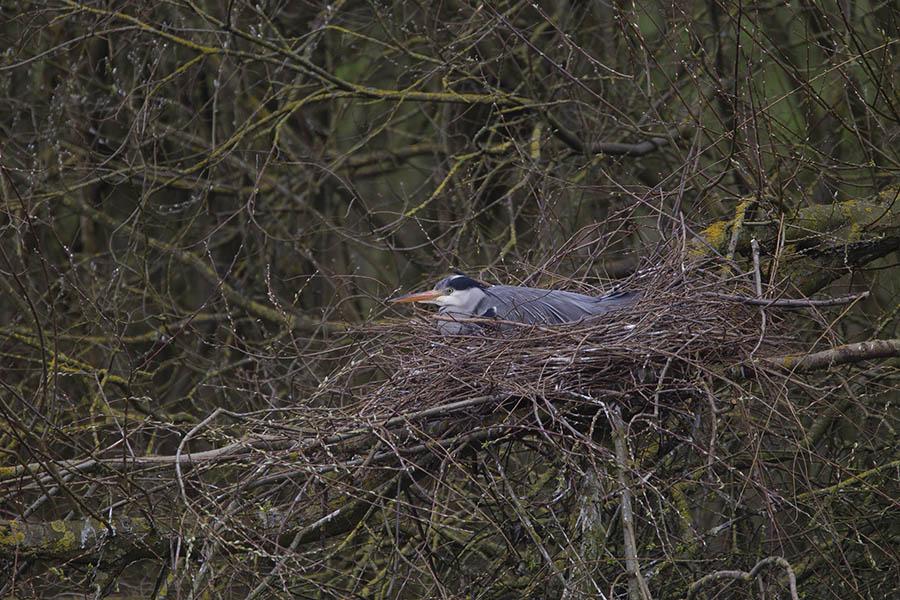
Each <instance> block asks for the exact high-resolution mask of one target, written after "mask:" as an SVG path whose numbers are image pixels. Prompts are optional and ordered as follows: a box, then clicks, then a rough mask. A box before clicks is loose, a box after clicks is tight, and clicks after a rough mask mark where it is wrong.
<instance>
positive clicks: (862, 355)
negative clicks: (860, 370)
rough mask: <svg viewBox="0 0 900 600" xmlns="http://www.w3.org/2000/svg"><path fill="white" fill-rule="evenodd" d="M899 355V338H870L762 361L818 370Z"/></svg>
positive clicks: (782, 365)
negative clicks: (828, 348) (809, 352)
mask: <svg viewBox="0 0 900 600" xmlns="http://www.w3.org/2000/svg"><path fill="white" fill-rule="evenodd" d="M898 356H900V339H896V340H871V341H868V342H858V343H856V344H845V345H843V346H837V347H835V348H832V349H831V350H822V351H821V352H815V353H813V354H790V355H788V356H781V357H775V358H766V359H762V361H763V362H765V363H767V364H770V365H774V366H777V367H781V368H783V369H788V370H791V371H796V372H801V373H802V372H806V371H818V370H820V369H830V368H832V367H837V366H840V365H847V364H853V363H858V362H862V361H864V360H878V359H881V358H895V357H898Z"/></svg>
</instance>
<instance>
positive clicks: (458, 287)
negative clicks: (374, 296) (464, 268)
mask: <svg viewBox="0 0 900 600" xmlns="http://www.w3.org/2000/svg"><path fill="white" fill-rule="evenodd" d="M485 288H487V285H486V284H484V283H482V282H480V281H477V280H475V279H472V278H471V277H468V276H466V275H451V276H450V277H446V278H444V279H441V280H440V281H438V282H437V284H435V286H434V289H431V290H428V291H427V292H418V293H415V294H406V295H405V296H399V297H397V298H392V299H391V300H390V302H392V303H394V304H399V303H402V302H422V303H425V304H437V305H438V306H440V307H446V308H449V309H450V310H452V311H453V312H458V313H463V314H475V307H476V306H477V305H478V303H479V302H480V301H481V299H482V298H484V289H485Z"/></svg>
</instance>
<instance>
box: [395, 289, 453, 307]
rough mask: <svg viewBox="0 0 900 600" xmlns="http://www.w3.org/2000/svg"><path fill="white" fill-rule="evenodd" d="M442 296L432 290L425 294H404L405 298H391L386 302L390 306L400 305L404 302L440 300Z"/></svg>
mask: <svg viewBox="0 0 900 600" xmlns="http://www.w3.org/2000/svg"><path fill="white" fill-rule="evenodd" d="M441 296H443V293H441V292H436V291H434V290H428V291H427V292H417V293H415V294H406V295H405V296H397V297H396V298H391V299H390V300H388V302H390V303H391V304H402V303H404V302H428V301H429V300H434V299H435V298H440V297H441Z"/></svg>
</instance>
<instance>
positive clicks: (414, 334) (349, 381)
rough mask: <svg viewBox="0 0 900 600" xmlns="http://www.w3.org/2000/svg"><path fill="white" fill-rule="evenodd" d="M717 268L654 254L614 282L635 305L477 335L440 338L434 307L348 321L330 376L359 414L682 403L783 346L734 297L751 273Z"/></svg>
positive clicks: (748, 285) (774, 329)
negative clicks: (339, 360) (347, 336)
mask: <svg viewBox="0 0 900 600" xmlns="http://www.w3.org/2000/svg"><path fill="white" fill-rule="evenodd" d="M722 274H723V270H722V268H721V265H719V264H710V263H709V262H706V263H699V262H698V263H695V264H687V265H686V264H684V263H683V262H682V261H680V260H670V261H667V262H664V263H662V264H656V265H655V266H654V267H653V268H652V269H645V270H643V271H640V272H639V273H638V274H637V275H635V276H633V277H632V278H631V279H629V280H628V281H625V282H620V284H619V286H618V287H620V288H622V289H627V290H630V291H637V292H640V294H641V297H640V299H639V300H638V301H637V302H636V303H635V304H634V305H632V306H630V307H628V308H626V309H623V310H620V311H616V312H613V313H609V314H606V315H603V316H601V317H598V318H595V319H592V320H589V321H583V322H578V323H572V324H567V325H554V326H533V325H524V324H518V325H517V326H513V327H510V326H509V325H507V326H506V327H503V328H501V327H498V326H496V325H495V324H492V323H491V322H490V320H483V321H481V322H480V324H481V325H482V329H481V332H480V333H479V334H477V335H466V336H442V335H440V334H439V333H438V332H437V330H436V327H435V323H434V319H435V318H436V315H434V314H433V313H431V312H429V311H427V310H426V309H420V310H419V311H418V313H417V314H416V315H415V316H414V317H413V318H408V319H402V320H395V321H394V320H392V321H389V322H383V323H380V324H378V325H369V326H366V327H364V328H362V329H360V330H358V331H357V334H358V337H357V339H358V340H359V341H360V344H359V351H358V354H357V357H356V359H355V360H353V361H350V363H349V364H350V365H352V366H351V367H345V368H344V370H343V372H342V377H338V378H337V379H335V380H332V383H334V384H338V380H343V383H344V384H345V385H343V386H342V385H337V386H335V387H340V388H342V389H343V390H344V391H345V392H346V391H348V390H349V389H350V388H352V389H353V394H352V395H353V396H354V397H355V398H356V399H357V401H360V402H359V404H356V405H355V407H354V411H353V412H356V413H357V417H358V418H362V419H364V420H369V419H381V418H390V416H391V415H396V414H410V413H414V412H416V411H427V410H429V409H432V408H434V407H440V406H447V405H453V404H455V403H460V402H465V401H468V400H472V399H487V400H489V399H496V400H497V401H505V400H507V399H510V398H517V399H533V400H534V399H540V401H541V402H542V403H546V402H550V403H554V404H559V403H569V404H571V403H576V404H578V403H581V404H584V403H588V404H590V403H595V404H596V403H597V402H605V401H609V400H611V399H615V401H616V402H617V403H619V404H620V405H626V406H628V407H629V408H630V409H633V410H638V411H640V410H646V409H647V406H649V405H653V406H654V407H655V408H656V409H657V410H658V408H659V406H660V405H661V404H662V405H675V404H679V403H681V404H683V403H684V401H685V399H686V398H690V397H696V395H697V393H698V390H702V389H708V387H709V386H708V385H705V384H704V382H706V383H707V384H708V383H709V382H710V379H711V378H716V377H719V376H722V377H723V378H724V377H726V375H725V374H727V373H729V372H733V371H734V369H735V368H743V367H744V366H746V365H748V364H750V363H751V360H750V359H751V358H754V357H755V358H759V357H762V356H766V355H771V354H773V353H776V352H781V351H784V350H785V349H786V347H787V343H786V342H785V341H784V340H783V339H781V338H780V337H779V335H778V323H777V322H774V321H773V319H772V317H771V316H770V317H769V319H768V322H767V323H766V324H765V325H764V324H763V322H762V320H763V317H762V313H761V311H760V308H759V307H758V306H753V305H750V304H748V303H742V302H740V301H736V300H735V299H734V297H736V296H737V297H746V298H753V297H754V292H753V289H754V288H753V283H752V281H750V280H748V278H745V277H728V278H724V277H723V275H722ZM572 289H578V288H572ZM579 291H586V292H592V293H598V291H597V290H596V289H593V290H590V289H589V288H587V287H582V288H581V289H580V290H579ZM725 296H729V297H730V298H725ZM763 333H764V334H765V335H763ZM332 389H335V388H334V387H333V388H332Z"/></svg>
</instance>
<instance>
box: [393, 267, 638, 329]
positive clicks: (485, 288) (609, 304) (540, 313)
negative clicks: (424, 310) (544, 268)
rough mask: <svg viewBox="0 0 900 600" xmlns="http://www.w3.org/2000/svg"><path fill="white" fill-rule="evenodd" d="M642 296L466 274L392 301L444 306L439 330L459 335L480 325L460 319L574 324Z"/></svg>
mask: <svg viewBox="0 0 900 600" xmlns="http://www.w3.org/2000/svg"><path fill="white" fill-rule="evenodd" d="M637 296H638V295H637V294H636V293H634V292H622V291H614V292H611V293H608V294H604V295H602V296H588V295H585V294H578V293H575V292H565V291H561V290H545V289H540V288H532V287H520V286H513V285H488V284H486V283H483V282H480V281H477V280H475V279H472V278H471V277H467V276H466V275H462V274H460V275H451V276H450V277H446V278H444V279H441V280H440V281H439V282H437V284H436V285H435V286H434V289H432V290H428V291H427V292H418V293H414V294H406V295H405V296H399V297H397V298H392V299H391V300H390V302H392V303H395V304H397V303H402V302H423V303H426V304H436V305H437V306H439V307H440V308H439V309H438V314H439V315H441V316H443V317H447V318H445V319H440V320H439V321H438V330H439V331H440V332H441V333H442V334H444V335H459V334H468V333H474V332H476V331H478V326H477V325H474V324H473V323H471V322H464V321H456V320H455V319H471V318H497V319H501V320H504V321H515V322H519V323H528V324H534V325H553V324H558V323H574V322H577V321H581V320H583V319H587V318H590V317H596V316H598V315H603V314H606V313H608V312H610V311H613V310H617V309H619V308H623V307H625V306H628V305H630V304H632V303H633V302H634V301H635V300H636V299H637Z"/></svg>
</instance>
